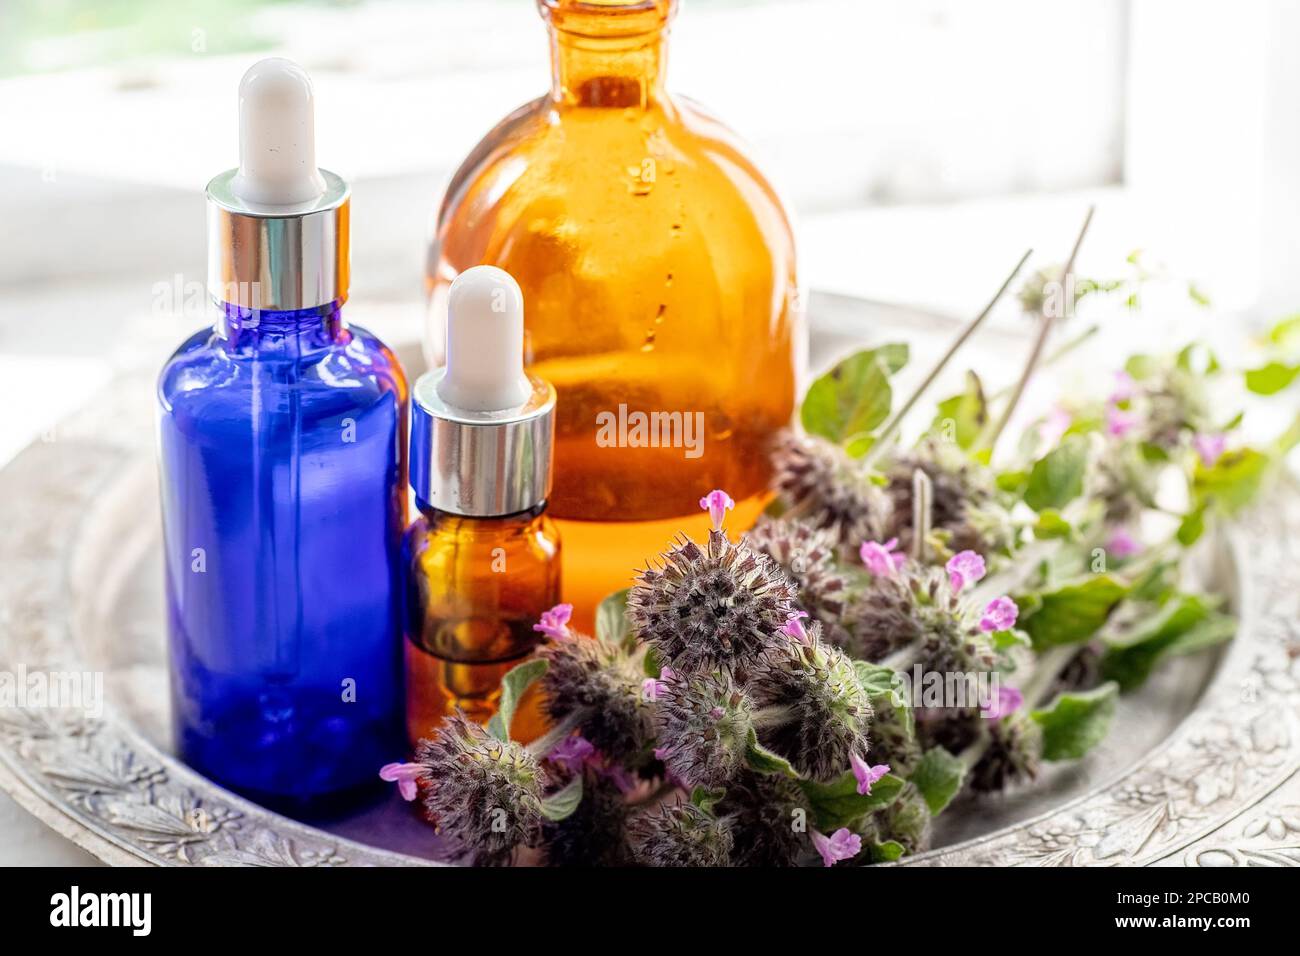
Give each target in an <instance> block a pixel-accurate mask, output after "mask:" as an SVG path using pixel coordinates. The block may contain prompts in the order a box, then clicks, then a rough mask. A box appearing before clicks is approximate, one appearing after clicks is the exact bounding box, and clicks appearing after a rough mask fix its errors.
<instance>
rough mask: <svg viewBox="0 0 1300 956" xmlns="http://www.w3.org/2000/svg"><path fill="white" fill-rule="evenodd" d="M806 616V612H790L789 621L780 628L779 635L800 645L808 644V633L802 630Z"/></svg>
mask: <svg viewBox="0 0 1300 956" xmlns="http://www.w3.org/2000/svg"><path fill="white" fill-rule="evenodd" d="M807 616H808V612H807V611H791V612H790V617H789V619H788V620H787V621H786V622H785V626H784V627H782V628H781V633H782V634H785V635H787V636H788V637H790V638H791V639H792V640H796V641H798V642H799V643H800V644H807V643H808V632H807V631H806V630H804V626H803V618H805V617H807Z"/></svg>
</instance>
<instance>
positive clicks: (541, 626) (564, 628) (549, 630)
mask: <svg viewBox="0 0 1300 956" xmlns="http://www.w3.org/2000/svg"><path fill="white" fill-rule="evenodd" d="M571 617H573V605H572V604H557V605H555V607H553V608H551V609H550V610H549V611H543V612H542V619H541V621H540V622H539V623H537V624H534V625H533V630H534V631H541V632H542V633H543V634H545V635H546V636H547V637H549V638H552V639H554V640H557V641H567V640H568V639H569V638H571V637H573V632H571V631H570V630H569V618H571Z"/></svg>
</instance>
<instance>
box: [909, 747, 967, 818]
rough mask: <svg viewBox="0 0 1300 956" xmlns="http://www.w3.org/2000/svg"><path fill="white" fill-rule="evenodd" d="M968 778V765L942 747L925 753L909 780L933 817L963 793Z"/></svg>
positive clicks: (932, 748) (933, 748)
mask: <svg viewBox="0 0 1300 956" xmlns="http://www.w3.org/2000/svg"><path fill="white" fill-rule="evenodd" d="M965 777H966V765H965V764H964V763H962V762H961V761H960V760H959V759H958V758H956V757H954V756H953V755H952V754H950V753H948V751H946V750H944V749H943V748H942V747H931V748H930V749H929V750H927V751H926V752H925V754H924V755H923V756H922V757H921V759H920V760H919V761H917V764H916V769H915V770H913V771H912V776H911V777H910V778H909V779H910V780H911V782H912V785H913V786H914V787H916V789H917V790H919V791H920V792H921V796H922V797H924V798H925V804H926V806H928V807H929V808H930V815H931V816H936V817H937V816H938V815H939V814H940V813H942V812H943V809H944V807H946V806H948V804H949V803H951V802H952V798H953V797H955V796H957V794H958V793H960V792H961V785H962V781H963V780H964V779H965Z"/></svg>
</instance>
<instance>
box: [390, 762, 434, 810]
mask: <svg viewBox="0 0 1300 956" xmlns="http://www.w3.org/2000/svg"><path fill="white" fill-rule="evenodd" d="M423 771H424V768H423V767H421V766H420V765H419V764H418V763H386V764H384V765H383V766H382V767H380V768H379V779H380V780H386V781H387V782H389V783H395V784H397V792H398V793H400V794H401V795H402V799H403V800H406V801H408V802H409V801H411V800H414V799H415V794H416V781H418V780H419V779H420V774H421V773H423Z"/></svg>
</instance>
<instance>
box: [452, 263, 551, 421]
mask: <svg viewBox="0 0 1300 956" xmlns="http://www.w3.org/2000/svg"><path fill="white" fill-rule="evenodd" d="M532 390H533V389H532V385H531V384H530V383H529V381H528V377H527V376H526V375H524V294H523V292H521V291H520V289H519V283H518V282H516V281H515V280H514V278H513V277H512V276H511V275H510V273H508V272H506V271H505V270H504V269H498V268H497V267H496V266H474V267H473V268H472V269H466V270H465V271H464V272H462V273H461V274H460V275H458V276H457V277H456V281H454V282H453V283H452V284H451V290H450V291H449V292H448V293H447V370H446V372H445V373H444V375H443V377H442V380H441V381H439V382H438V396H439V397H440V398H441V399H442V400H443V401H444V402H446V403H447V404H448V405H450V406H452V407H453V408H460V409H464V410H466V411H473V412H495V411H502V410H504V409H508V408H515V407H517V406H519V405H522V404H523V403H524V402H526V401H527V400H528V396H529V395H531V394H532Z"/></svg>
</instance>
